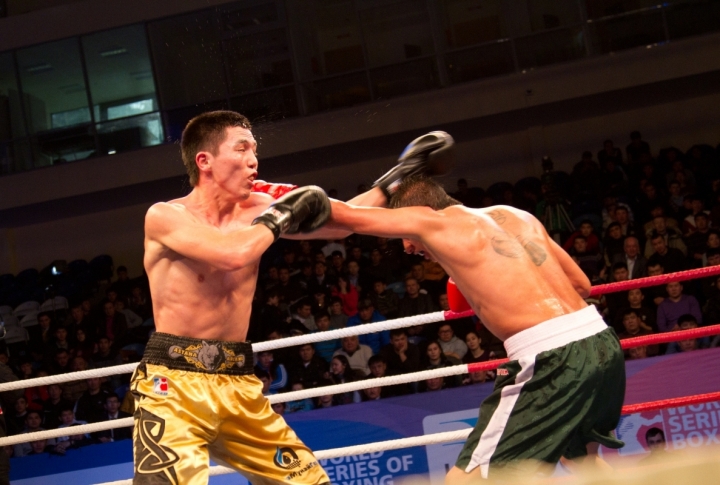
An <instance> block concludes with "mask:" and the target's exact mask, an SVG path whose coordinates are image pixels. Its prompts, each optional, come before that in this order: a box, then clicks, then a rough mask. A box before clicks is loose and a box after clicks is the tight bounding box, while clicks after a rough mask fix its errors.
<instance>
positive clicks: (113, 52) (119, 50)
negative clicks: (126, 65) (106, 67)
mask: <svg viewBox="0 0 720 485" xmlns="http://www.w3.org/2000/svg"><path fill="white" fill-rule="evenodd" d="M122 54H127V49H126V48H124V47H112V48H110V49H108V50H106V51H102V52H101V53H100V57H112V56H120V55H122Z"/></svg>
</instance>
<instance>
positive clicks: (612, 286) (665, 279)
mask: <svg viewBox="0 0 720 485" xmlns="http://www.w3.org/2000/svg"><path fill="white" fill-rule="evenodd" d="M716 275H720V266H708V267H707V268H700V269H689V270H687V271H678V272H677V273H668V274H661V275H658V276H648V277H646V278H637V279H635V280H628V281H618V282H616V283H607V284H605V285H596V286H593V287H592V288H591V289H590V296H597V295H603V294H605V293H614V292H616V291H627V290H634V289H636V288H647V287H648V286H657V285H666V284H668V283H674V282H676V281H685V280H692V279H695V278H703V277H707V276H716Z"/></svg>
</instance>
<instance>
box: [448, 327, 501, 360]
mask: <svg viewBox="0 0 720 485" xmlns="http://www.w3.org/2000/svg"><path fill="white" fill-rule="evenodd" d="M465 344H466V345H467V348H468V351H467V352H466V353H465V355H464V356H463V358H462V363H463V364H474V363H477V362H487V361H488V360H490V359H491V358H492V357H494V355H493V353H492V352H490V351H489V350H487V349H483V348H482V339H481V338H480V335H478V333H477V332H476V331H475V330H471V331H470V332H468V334H467V336H466V337H465ZM441 345H442V344H441Z"/></svg>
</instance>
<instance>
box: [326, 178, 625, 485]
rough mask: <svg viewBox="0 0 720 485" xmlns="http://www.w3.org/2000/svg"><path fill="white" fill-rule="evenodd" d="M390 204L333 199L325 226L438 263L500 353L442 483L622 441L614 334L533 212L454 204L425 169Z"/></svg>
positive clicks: (453, 296)
mask: <svg viewBox="0 0 720 485" xmlns="http://www.w3.org/2000/svg"><path fill="white" fill-rule="evenodd" d="M389 205H390V207H391V208H392V210H388V209H376V208H360V207H353V206H350V205H347V204H342V203H334V204H333V213H332V217H331V222H330V225H334V226H336V227H337V228H343V229H348V230H351V231H354V232H356V233H360V234H372V235H376V236H382V237H399V238H402V239H403V244H404V246H405V251H406V252H408V253H414V254H421V255H424V256H425V257H426V258H428V259H432V260H434V261H437V262H438V263H440V265H441V266H442V267H443V268H444V269H445V271H447V273H448V274H449V275H450V276H451V278H452V279H451V281H452V282H453V283H454V284H452V285H449V287H448V300H449V301H450V302H451V308H452V309H459V307H460V306H462V304H463V303H462V302H463V301H464V302H465V304H466V305H467V307H468V308H472V309H473V310H474V311H475V313H476V314H477V315H478V316H479V317H480V319H481V320H482V322H483V324H484V325H485V326H486V327H487V328H488V329H489V330H490V331H491V332H492V333H493V334H495V335H496V336H498V337H499V338H500V339H502V340H504V341H505V347H506V350H507V352H508V356H509V358H510V359H511V360H510V362H508V363H507V364H505V365H504V366H501V367H500V368H499V369H498V378H497V380H496V384H495V390H494V392H493V393H492V395H490V397H488V399H487V400H486V401H485V402H484V403H483V404H482V406H481V408H480V417H479V420H478V423H477V426H476V427H475V429H474V430H473V432H472V433H471V435H470V437H469V438H468V441H467V443H466V445H465V447H464V448H463V451H462V453H461V454H460V457H459V458H458V461H457V463H456V466H455V467H453V468H452V469H451V470H450V471H449V473H448V475H447V479H446V480H447V483H448V484H450V483H452V484H453V485H454V484H457V483H462V482H474V481H476V479H479V478H488V477H491V476H493V473H494V471H495V470H497V469H499V468H508V467H514V466H516V465H517V464H518V463H519V462H520V461H521V460H536V461H538V462H546V463H551V464H552V463H557V461H558V460H560V458H561V457H563V456H565V457H567V458H581V457H583V456H584V455H585V454H586V453H587V451H586V445H589V444H591V443H593V442H595V443H601V444H604V445H606V446H609V447H612V448H619V447H621V446H622V445H623V444H622V442H620V441H618V440H616V439H615V438H614V437H613V436H612V430H613V429H614V428H615V427H616V426H617V424H618V422H619V419H620V410H621V407H622V402H623V397H624V394H625V370H624V361H623V354H622V350H621V348H620V344H619V341H618V339H617V336H616V335H615V333H614V332H613V330H612V329H610V328H608V327H607V326H606V325H605V324H604V323H603V321H602V319H601V318H600V315H599V314H598V313H597V311H596V310H595V308H594V307H592V306H590V307H589V306H588V305H587V303H586V302H585V301H584V298H587V297H588V296H589V294H590V281H589V280H588V278H587V276H585V274H584V273H583V272H582V270H581V269H580V268H579V267H578V265H577V264H575V262H574V261H573V260H572V258H570V256H569V255H568V254H567V253H566V252H565V251H564V250H563V249H562V248H561V247H560V246H558V245H557V244H556V243H555V241H553V240H552V238H550V237H549V235H548V234H547V232H546V231H545V228H544V227H543V225H542V224H541V223H540V221H538V220H537V219H536V218H535V217H533V216H532V215H530V214H528V213H527V212H524V211H521V210H518V209H515V208H513V207H506V206H494V207H488V208H485V209H469V208H466V207H463V206H462V205H460V203H459V202H458V201H456V200H454V199H453V198H451V197H449V196H448V195H447V194H446V193H445V191H444V190H443V189H442V187H441V186H440V185H438V184H437V183H435V182H433V181H432V180H430V179H428V178H424V177H411V178H406V179H404V180H403V181H402V183H400V184H399V186H398V187H397V189H396V192H395V193H394V194H393V196H392V198H391V199H390V204H389ZM453 302H455V306H453ZM593 446H594V445H593Z"/></svg>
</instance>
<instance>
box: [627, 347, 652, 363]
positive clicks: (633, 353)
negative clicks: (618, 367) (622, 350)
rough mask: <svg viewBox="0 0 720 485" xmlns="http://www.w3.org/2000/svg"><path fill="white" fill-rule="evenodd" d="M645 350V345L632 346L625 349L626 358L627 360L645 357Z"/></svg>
mask: <svg viewBox="0 0 720 485" xmlns="http://www.w3.org/2000/svg"><path fill="white" fill-rule="evenodd" d="M647 350H648V348H647V346H645V345H642V346H640V347H633V348H631V349H628V350H627V358H628V360H638V359H646V358H647V356H648V355H647Z"/></svg>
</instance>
